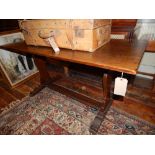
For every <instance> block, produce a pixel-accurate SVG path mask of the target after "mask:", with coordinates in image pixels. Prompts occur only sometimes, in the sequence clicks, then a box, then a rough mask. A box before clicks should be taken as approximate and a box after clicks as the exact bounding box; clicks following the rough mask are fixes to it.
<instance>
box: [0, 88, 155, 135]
mask: <svg viewBox="0 0 155 155" xmlns="http://www.w3.org/2000/svg"><path fill="white" fill-rule="evenodd" d="M97 112H98V109H96V108H92V107H89V106H86V105H84V104H82V103H80V102H78V101H76V100H73V99H71V98H69V97H67V96H65V95H62V94H60V93H58V92H56V91H53V90H51V89H49V88H45V89H43V90H42V91H41V92H39V93H38V94H37V95H35V96H33V97H28V98H26V99H25V101H22V102H21V103H20V104H18V105H17V106H16V107H13V108H12V109H11V110H10V111H8V112H7V113H5V114H1V115H0V116H1V117H0V134H1V135H10V134H11V135H21V134H24V135H68V134H76V135H90V134H91V133H90V132H89V128H90V125H91V123H92V121H93V120H94V118H95V116H96V115H97ZM97 134H102V135H103V134H130V135H131V134H155V125H152V124H150V123H148V122H145V121H143V120H140V119H138V118H136V117H134V116H132V115H129V114H127V113H124V112H122V111H119V110H118V109H114V108H113V107H111V108H110V110H109V111H108V113H107V115H106V118H105V119H104V121H103V123H102V124H101V126H100V128H99V131H98V133H97Z"/></svg>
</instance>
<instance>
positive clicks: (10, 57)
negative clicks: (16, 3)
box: [0, 32, 38, 87]
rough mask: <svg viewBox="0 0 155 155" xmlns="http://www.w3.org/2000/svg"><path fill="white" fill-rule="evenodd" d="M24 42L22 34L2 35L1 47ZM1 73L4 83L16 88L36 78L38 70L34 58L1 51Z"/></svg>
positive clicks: (0, 39) (0, 38)
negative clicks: (33, 77)
mask: <svg viewBox="0 0 155 155" xmlns="http://www.w3.org/2000/svg"><path fill="white" fill-rule="evenodd" d="M23 40H24V38H23V36H22V33H21V32H17V33H11V34H5V35H0V45H5V44H9V43H14V42H19V41H23ZM0 72H1V74H2V77H3V79H4V81H5V82H6V83H7V84H8V85H9V86H10V87H15V86H17V85H19V84H20V83H21V82H24V81H25V80H28V79H29V78H31V77H32V76H34V75H35V74H36V73H38V70H37V67H36V65H35V63H34V60H33V58H32V57H30V56H24V55H21V54H17V53H13V52H10V51H7V50H2V49H0Z"/></svg>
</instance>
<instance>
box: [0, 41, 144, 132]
mask: <svg viewBox="0 0 155 155" xmlns="http://www.w3.org/2000/svg"><path fill="white" fill-rule="evenodd" d="M0 48H1V49H5V50H9V51H12V52H15V53H20V54H24V55H28V54H30V55H32V56H33V58H34V60H35V63H36V65H37V67H38V70H39V73H40V82H41V86H40V88H43V86H47V85H48V86H49V87H50V88H52V89H55V90H58V91H60V92H65V91H67V90H65V89H64V88H60V87H59V86H56V85H54V84H53V81H55V80H56V78H55V79H51V78H50V76H49V73H48V71H47V67H46V59H47V58H48V59H50V60H51V61H52V60H59V61H64V62H72V63H77V64H82V65H87V66H92V67H96V68H101V69H103V70H104V72H103V79H102V80H103V102H102V103H98V102H97V101H93V100H92V101H90V100H88V98H87V97H86V96H81V97H80V96H79V95H78V94H77V93H75V92H72V91H69V90H68V94H69V96H70V97H73V98H76V99H80V98H81V100H83V102H84V103H86V102H91V103H92V104H95V105H97V106H98V107H99V112H98V114H97V116H96V117H95V119H94V121H93V123H92V125H91V126H90V131H91V132H92V133H96V132H97V130H98V128H99V127H100V124H101V122H102V121H103V119H104V117H105V114H106V112H107V111H108V109H109V107H110V105H111V103H112V97H111V92H110V88H111V82H112V74H111V73H112V72H120V73H121V72H123V73H127V74H131V75H136V73H137V69H138V67H139V64H140V61H141V59H142V57H143V54H144V51H145V48H146V42H144V41H133V42H128V41H126V40H111V41H110V42H109V43H107V44H105V45H104V46H102V47H101V48H99V49H97V50H96V51H95V52H93V53H90V52H86V51H76V50H70V49H61V50H60V53H59V54H55V53H54V51H53V50H52V49H51V48H49V47H39V46H30V45H26V44H25V42H20V43H13V44H8V45H4V46H0ZM38 90H40V89H38Z"/></svg>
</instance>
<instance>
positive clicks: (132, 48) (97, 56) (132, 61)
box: [0, 40, 147, 75]
mask: <svg viewBox="0 0 155 155" xmlns="http://www.w3.org/2000/svg"><path fill="white" fill-rule="evenodd" d="M146 45H147V43H146V42H144V41H136V42H132V43H131V42H128V41H126V40H111V41H110V42H109V43H107V44H105V45H104V46H102V47H101V48H99V49H97V50H96V51H95V52H93V53H90V52H85V51H77V50H69V49H61V51H60V54H55V53H54V51H53V50H52V49H51V48H49V47H37V46H28V45H26V44H25V43H24V42H22V43H16V44H9V45H4V46H0V48H2V49H6V50H10V51H13V52H17V53H24V54H34V55H39V56H45V57H48V58H53V59H57V60H63V61H68V62H74V63H79V64H84V65H88V66H94V67H99V68H103V69H107V70H112V71H118V72H124V73H128V74H133V75H135V74H136V73H137V68H138V66H139V64H140V61H141V58H142V56H143V54H144V51H145V48H146Z"/></svg>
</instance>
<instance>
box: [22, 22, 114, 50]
mask: <svg viewBox="0 0 155 155" xmlns="http://www.w3.org/2000/svg"><path fill="white" fill-rule="evenodd" d="M19 26H20V28H21V30H22V32H23V34H24V38H25V41H26V44H28V45H35V46H49V47H50V46H51V44H50V43H51V42H50V41H49V38H52V39H53V40H54V41H55V43H56V45H57V46H58V47H59V48H69V49H73V50H83V51H89V52H93V51H95V50H96V49H97V48H99V47H101V46H102V45H104V44H105V43H107V42H109V41H110V33H111V20H110V19H43V20H20V21H19Z"/></svg>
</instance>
